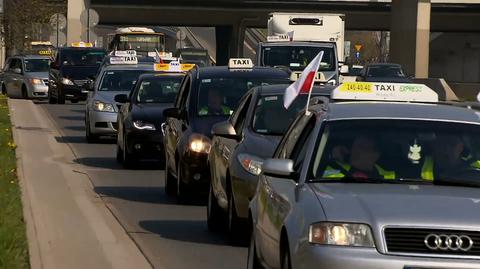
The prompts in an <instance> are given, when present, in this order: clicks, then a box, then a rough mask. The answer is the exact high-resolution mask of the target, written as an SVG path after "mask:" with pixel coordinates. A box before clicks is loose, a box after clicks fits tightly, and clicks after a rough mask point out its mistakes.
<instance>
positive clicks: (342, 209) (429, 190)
mask: <svg viewBox="0 0 480 269" xmlns="http://www.w3.org/2000/svg"><path fill="white" fill-rule="evenodd" d="M310 186H311V187H312V189H313V191H314V192H315V193H316V195H317V197H318V199H319V201H320V203H321V205H322V207H323V209H324V213H325V216H326V218H327V220H328V221H332V222H353V223H368V224H370V225H371V226H373V227H377V228H379V229H381V227H384V226H386V225H398V226H410V227H411V226H425V227H452V228H454V227H459V228H460V227H464V228H465V227H470V228H472V227H477V228H478V226H479V223H480V191H479V189H478V188H463V187H447V186H438V185H406V184H405V185H403V184H402V185H400V184H366V183H363V184H353V183H328V184H326V183H311V184H310Z"/></svg>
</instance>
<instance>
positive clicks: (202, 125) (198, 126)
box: [191, 116, 228, 138]
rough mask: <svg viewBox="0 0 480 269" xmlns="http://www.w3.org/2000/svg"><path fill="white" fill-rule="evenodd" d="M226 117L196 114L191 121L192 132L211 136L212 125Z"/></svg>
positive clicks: (226, 117)
mask: <svg viewBox="0 0 480 269" xmlns="http://www.w3.org/2000/svg"><path fill="white" fill-rule="evenodd" d="M227 119H228V116H204V117H200V116H197V117H195V118H194V120H193V121H192V125H191V126H192V132H193V133H197V134H203V135H205V136H207V137H209V138H212V127H213V125H215V124H216V123H219V122H221V121H225V120H227Z"/></svg>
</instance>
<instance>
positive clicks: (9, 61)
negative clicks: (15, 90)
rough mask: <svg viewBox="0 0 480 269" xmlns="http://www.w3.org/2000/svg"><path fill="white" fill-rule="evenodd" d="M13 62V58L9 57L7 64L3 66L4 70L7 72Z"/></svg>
mask: <svg viewBox="0 0 480 269" xmlns="http://www.w3.org/2000/svg"><path fill="white" fill-rule="evenodd" d="M11 62H12V59H8V60H7V62H6V63H5V66H4V67H3V71H4V72H6V71H8V69H10V63H11Z"/></svg>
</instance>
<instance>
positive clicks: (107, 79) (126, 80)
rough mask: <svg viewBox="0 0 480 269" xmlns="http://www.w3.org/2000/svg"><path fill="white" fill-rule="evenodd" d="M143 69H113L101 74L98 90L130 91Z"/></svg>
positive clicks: (143, 71)
mask: <svg viewBox="0 0 480 269" xmlns="http://www.w3.org/2000/svg"><path fill="white" fill-rule="evenodd" d="M146 72H148V71H145V70H115V71H107V72H105V75H103V79H102V83H101V86H100V88H99V89H98V90H99V91H130V90H132V88H133V85H135V83H136V82H137V80H138V77H139V76H140V75H141V74H144V73H146Z"/></svg>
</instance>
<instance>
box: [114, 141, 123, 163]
mask: <svg viewBox="0 0 480 269" xmlns="http://www.w3.org/2000/svg"><path fill="white" fill-rule="evenodd" d="M116 159H117V162H118V163H123V150H122V148H121V147H120V145H119V144H118V142H117V157H116Z"/></svg>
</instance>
